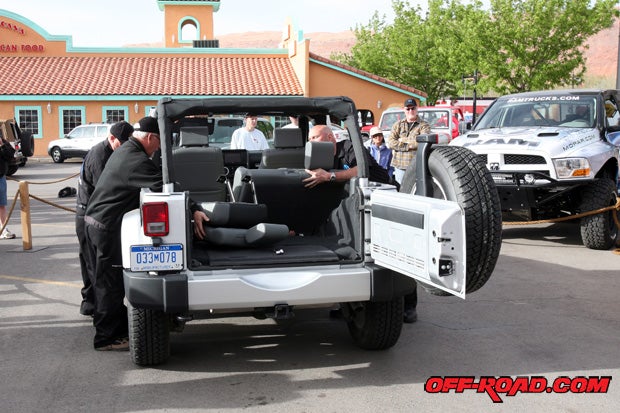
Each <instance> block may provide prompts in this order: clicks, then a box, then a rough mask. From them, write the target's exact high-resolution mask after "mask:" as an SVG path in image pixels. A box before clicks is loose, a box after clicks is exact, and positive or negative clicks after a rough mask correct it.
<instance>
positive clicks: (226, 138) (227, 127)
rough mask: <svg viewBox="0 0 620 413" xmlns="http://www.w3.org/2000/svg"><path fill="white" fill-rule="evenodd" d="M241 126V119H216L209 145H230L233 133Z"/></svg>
mask: <svg viewBox="0 0 620 413" xmlns="http://www.w3.org/2000/svg"><path fill="white" fill-rule="evenodd" d="M242 126H243V120H241V119H218V120H217V121H216V122H215V128H214V129H213V134H212V135H211V136H209V143H230V139H231V138H232V134H233V132H234V131H236V130H237V129H239V128H240V127H242Z"/></svg>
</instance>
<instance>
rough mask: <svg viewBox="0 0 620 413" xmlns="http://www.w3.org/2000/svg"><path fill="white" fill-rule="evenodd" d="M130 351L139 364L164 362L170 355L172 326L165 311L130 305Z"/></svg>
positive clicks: (147, 364) (149, 364)
mask: <svg viewBox="0 0 620 413" xmlns="http://www.w3.org/2000/svg"><path fill="white" fill-rule="evenodd" d="M128 310H129V311H128V312H129V352H130V355H131V359H132V361H133V362H134V363H135V364H137V365H139V366H153V365H157V364H162V363H164V362H166V361H167V360H168V358H169V357H170V326H169V319H168V316H167V315H166V314H165V313H164V312H163V311H156V310H148V309H144V308H134V307H132V306H129V308H128Z"/></svg>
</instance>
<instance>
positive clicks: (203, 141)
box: [179, 126, 209, 147]
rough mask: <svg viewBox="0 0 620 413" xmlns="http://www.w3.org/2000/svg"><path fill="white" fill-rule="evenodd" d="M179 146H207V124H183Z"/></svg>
mask: <svg viewBox="0 0 620 413" xmlns="http://www.w3.org/2000/svg"><path fill="white" fill-rule="evenodd" d="M179 146H185V147H187V146H209V127H208V126H184V127H182V128H181V134H180V136H179Z"/></svg>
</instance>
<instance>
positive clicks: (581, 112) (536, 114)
mask: <svg viewBox="0 0 620 413" xmlns="http://www.w3.org/2000/svg"><path fill="white" fill-rule="evenodd" d="M596 110H597V105H596V98H595V97H594V96H576V95H567V96H541V97H536V98H531V99H514V100H513V99H504V100H501V101H497V103H496V104H494V105H492V106H491V107H489V109H488V110H487V111H486V112H485V114H484V115H483V116H482V117H481V118H480V121H479V122H478V123H477V124H476V130H480V129H488V128H506V127H524V126H535V127H553V126H560V127H567V128H591V127H594V125H596Z"/></svg>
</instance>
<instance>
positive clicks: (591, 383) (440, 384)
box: [424, 376, 611, 403]
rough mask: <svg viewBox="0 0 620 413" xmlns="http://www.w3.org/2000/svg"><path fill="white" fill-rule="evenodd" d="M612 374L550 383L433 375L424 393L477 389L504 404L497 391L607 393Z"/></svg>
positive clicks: (538, 379) (537, 379)
mask: <svg viewBox="0 0 620 413" xmlns="http://www.w3.org/2000/svg"><path fill="white" fill-rule="evenodd" d="M610 382H611V376H600V377H596V376H595V377H581V376H579V377H574V378H570V377H566V376H561V377H558V378H556V379H555V380H553V381H552V382H551V383H549V382H548V381H547V378H545V377H542V376H533V377H524V376H518V377H514V378H513V377H510V376H500V377H493V376H481V377H480V379H479V380H478V381H476V378H475V377H474V376H446V377H440V376H433V377H430V378H429V379H428V380H426V383H425V384H424V391H426V392H427V393H449V392H450V391H451V390H454V392H455V393H463V392H464V391H465V390H476V392H477V393H486V394H488V395H489V397H490V398H491V400H493V403H503V402H504V401H503V400H502V399H501V397H499V395H500V394H505V395H506V396H515V395H516V394H517V393H607V391H608V390H609V383H610Z"/></svg>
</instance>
